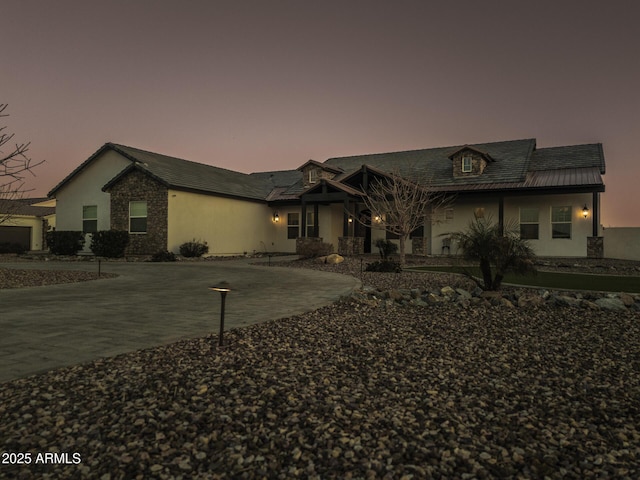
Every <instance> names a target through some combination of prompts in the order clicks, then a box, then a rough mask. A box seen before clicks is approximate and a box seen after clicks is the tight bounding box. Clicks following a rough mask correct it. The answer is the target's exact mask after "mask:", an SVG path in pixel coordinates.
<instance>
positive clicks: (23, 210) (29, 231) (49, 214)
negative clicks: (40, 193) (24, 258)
mask: <svg viewBox="0 0 640 480" xmlns="http://www.w3.org/2000/svg"><path fill="white" fill-rule="evenodd" d="M55 204H56V202H55V200H51V199H47V198H20V199H6V198H5V199H0V244H4V243H8V244H17V245H20V247H22V248H23V249H24V250H25V251H30V250H43V249H44V248H46V241H45V235H46V233H47V232H48V231H49V230H50V229H52V228H54V227H55V225H56V223H55V222H56V216H55V210H56V209H55Z"/></svg>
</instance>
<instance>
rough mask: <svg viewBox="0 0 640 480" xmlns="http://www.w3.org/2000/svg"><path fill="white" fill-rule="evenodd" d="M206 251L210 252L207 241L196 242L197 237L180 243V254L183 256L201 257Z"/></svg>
mask: <svg viewBox="0 0 640 480" xmlns="http://www.w3.org/2000/svg"><path fill="white" fill-rule="evenodd" d="M205 253H209V245H207V242H196V239H195V238H194V239H193V240H192V241H191V242H185V243H183V244H182V245H180V255H182V256H183V257H201V256H202V255H204V254H205Z"/></svg>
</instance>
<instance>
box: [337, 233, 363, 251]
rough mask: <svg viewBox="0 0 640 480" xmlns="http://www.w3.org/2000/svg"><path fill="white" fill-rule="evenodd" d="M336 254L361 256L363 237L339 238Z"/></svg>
mask: <svg viewBox="0 0 640 480" xmlns="http://www.w3.org/2000/svg"><path fill="white" fill-rule="evenodd" d="M338 253H339V254H340V255H362V254H363V253H364V237H339V238H338Z"/></svg>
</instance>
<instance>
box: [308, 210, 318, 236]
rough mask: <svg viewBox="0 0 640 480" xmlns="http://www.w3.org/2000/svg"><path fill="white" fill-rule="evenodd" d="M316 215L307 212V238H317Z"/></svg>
mask: <svg viewBox="0 0 640 480" xmlns="http://www.w3.org/2000/svg"><path fill="white" fill-rule="evenodd" d="M314 219H315V215H314V214H313V212H307V237H317V236H318V234H317V233H316V229H315V225H314Z"/></svg>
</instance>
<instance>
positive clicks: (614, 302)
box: [596, 298, 627, 312]
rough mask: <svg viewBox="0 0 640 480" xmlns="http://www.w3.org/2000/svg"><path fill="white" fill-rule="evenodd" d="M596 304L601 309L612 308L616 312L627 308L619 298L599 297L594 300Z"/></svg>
mask: <svg viewBox="0 0 640 480" xmlns="http://www.w3.org/2000/svg"><path fill="white" fill-rule="evenodd" d="M596 304H597V305H598V306H599V307H600V308H602V309H603V310H612V311H616V312H623V311H626V310H627V307H625V306H624V303H623V302H622V300H620V299H619V298H599V299H598V300H596Z"/></svg>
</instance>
